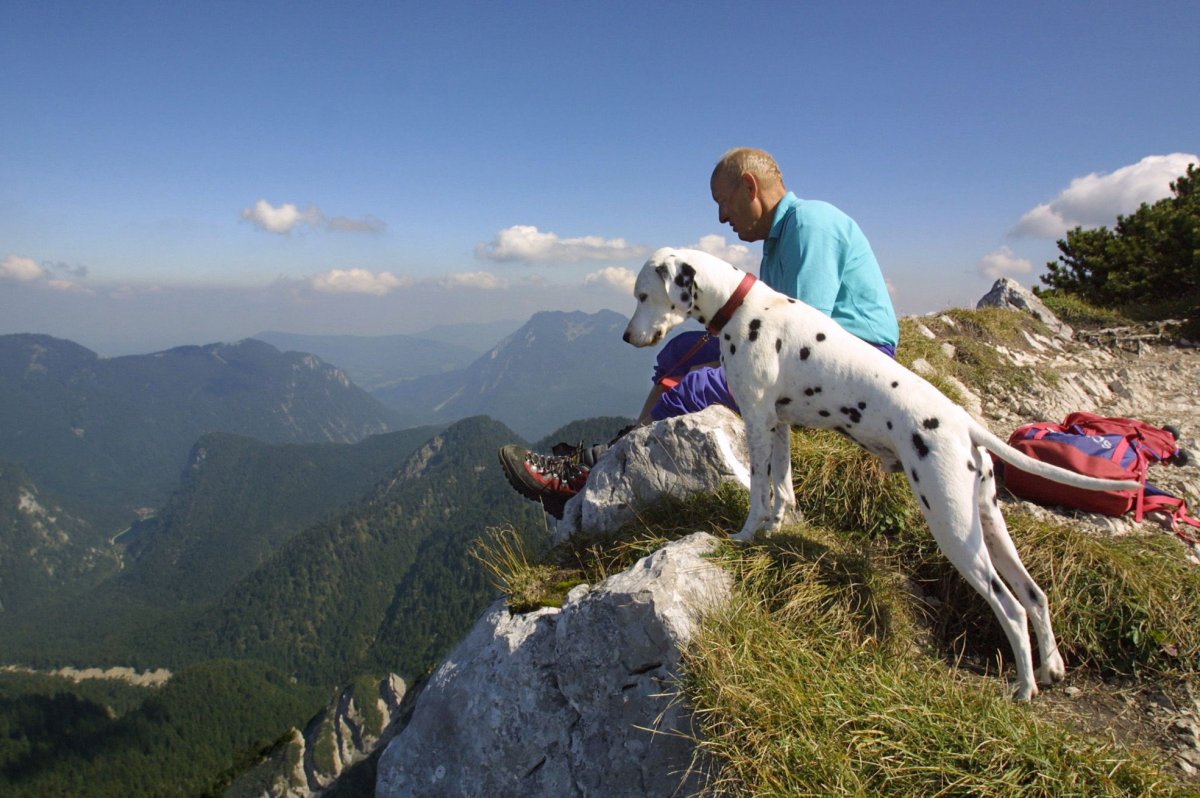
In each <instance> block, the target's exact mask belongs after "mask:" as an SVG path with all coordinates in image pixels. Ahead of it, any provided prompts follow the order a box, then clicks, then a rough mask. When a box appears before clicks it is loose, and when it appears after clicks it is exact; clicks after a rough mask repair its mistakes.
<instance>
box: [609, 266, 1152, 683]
mask: <svg viewBox="0 0 1200 798" xmlns="http://www.w3.org/2000/svg"><path fill="white" fill-rule="evenodd" d="M634 296H635V297H636V298H637V302H638V304H637V309H636V311H635V312H634V314H633V318H632V319H631V320H630V322H629V326H628V327H627V328H626V330H625V335H624V339H625V340H626V341H627V342H628V343H631V344H633V345H634V346H643V347H644V346H653V345H654V344H657V343H658V342H659V341H661V340H663V338H664V337H665V336H666V335H667V333H668V332H670V331H671V330H672V329H673V328H674V327H675V326H676V325H678V324H680V323H681V322H683V321H684V320H686V319H695V320H697V321H699V322H700V323H701V324H703V325H705V326H706V327H708V329H709V332H710V333H713V334H715V335H719V336H720V340H721V363H722V364H723V365H724V367H725V373H726V378H727V379H728V381H729V388H730V391H731V392H732V394H733V396H734V398H735V399H736V400H737V403H738V406H739V407H740V409H741V414H742V418H743V420H744V421H745V424H746V439H747V444H748V448H749V454H750V483H751V484H750V513H749V516H748V517H747V518H746V523H745V525H744V526H743V527H742V529H741V531H739V532H738V533H737V534H735V535H733V538H734V539H735V540H737V541H741V542H747V541H750V540H752V539H753V538H754V536H755V535H756V534H757V533H759V532H764V533H770V532H773V531H775V530H777V529H778V528H779V527H780V525H781V524H782V522H783V520H784V518H785V516H786V514H787V513H788V512H789V511H790V510H791V509H792V508H793V507H794V506H795V502H796V498H795V493H794V491H793V488H792V469H791V427H792V426H793V425H796V426H803V427H814V428H824V429H833V430H836V431H838V432H840V433H842V434H843V435H846V436H848V437H849V438H851V439H852V440H854V441H855V442H856V443H858V444H859V445H860V446H862V447H863V448H864V449H866V450H867V451H869V452H871V453H872V454H874V455H876V456H878V457H880V458H882V459H883V460H884V462H885V463H887V464H888V465H889V466H890V467H891V468H892V470H893V471H903V472H904V473H905V475H906V476H907V478H908V482H909V485H910V486H911V488H912V490H913V493H914V494H915V495H916V496H917V497H918V498H919V499H920V503H921V511H922V513H923V514H924V516H925V519H926V521H927V522H928V523H929V528H930V530H931V531H932V532H933V536H934V538H935V539H936V541H937V543H938V545H939V546H940V547H941V550H942V552H943V553H945V555H946V557H947V558H948V559H949V560H950V562H951V563H953V564H954V566H955V567H956V568H957V569H958V570H959V572H960V573H962V575H963V576H964V577H965V578H966V580H967V581H968V582H969V583H970V584H971V586H972V587H974V588H975V589H976V590H977V591H979V593H980V594H981V595H982V596H983V597H984V598H985V599H986V600H987V602H988V604H989V605H990V606H991V608H992V610H993V611H994V612H995V614H996V617H997V618H998V619H999V621H1000V625H1001V626H1002V627H1003V628H1004V632H1005V634H1006V635H1007V637H1008V641H1009V644H1010V645H1011V646H1012V649H1013V653H1014V655H1015V658H1016V666H1017V685H1016V688H1015V693H1014V697H1015V698H1017V699H1018V700H1029V699H1031V698H1033V697H1034V696H1035V695H1037V692H1038V688H1037V683H1038V682H1040V683H1042V684H1050V683H1052V682H1055V681H1059V680H1061V679H1062V678H1063V676H1064V675H1065V669H1064V665H1063V659H1062V656H1061V655H1060V654H1059V651H1058V645H1057V643H1056V641H1055V638H1054V631H1053V629H1052V628H1051V625H1050V611H1049V608H1048V607H1047V603H1046V594H1045V593H1044V592H1043V591H1042V589H1041V588H1040V587H1038V585H1037V584H1036V583H1035V582H1034V581H1033V579H1032V578H1031V577H1030V575H1029V573H1028V571H1026V569H1025V566H1024V565H1023V564H1022V562H1021V558H1020V556H1019V555H1018V554H1017V550H1016V547H1015V546H1014V545H1013V541H1012V538H1011V536H1010V535H1009V533H1008V528H1007V526H1006V525H1005V523H1004V517H1003V516H1002V515H1001V513H1000V508H999V503H998V501H997V498H996V489H997V488H996V479H995V476H994V473H993V469H992V463H991V459H990V458H989V457H988V455H987V453H988V452H993V453H994V454H995V455H996V456H997V457H999V458H1000V459H1001V460H1003V461H1005V462H1009V463H1012V464H1013V465H1015V466H1017V467H1019V468H1021V469H1022V470H1024V471H1028V472H1030V473H1034V474H1038V475H1041V476H1045V477H1047V478H1049V479H1052V480H1055V481H1057V482H1061V483H1063V484H1066V485H1072V486H1075V487H1080V488H1085V489H1090V490H1136V489H1137V488H1138V485H1137V483H1134V482H1122V481H1113V480H1101V479H1094V478H1091V477H1085V476H1082V475H1080V474H1075V473H1073V472H1070V471H1066V470H1063V469H1060V468H1057V467H1054V466H1051V465H1048V464H1046V463H1042V462H1039V461H1037V460H1034V459H1032V458H1030V457H1028V456H1026V455H1024V454H1022V453H1020V452H1017V451H1016V450H1014V449H1012V448H1011V447H1009V446H1008V445H1007V444H1006V443H1005V442H1004V441H1002V440H1001V439H1000V438H998V437H996V436H995V435H993V434H992V433H991V432H989V431H988V430H987V429H986V428H985V427H983V426H982V425H981V424H980V423H979V422H977V421H975V420H974V419H973V418H972V417H971V416H970V415H969V414H968V413H967V412H966V411H965V410H963V409H962V408H961V407H959V406H958V405H956V404H954V403H953V402H951V401H950V400H949V399H947V398H946V397H945V395H943V394H942V393H941V392H940V391H938V390H937V389H936V388H934V387H933V386H932V385H930V384H929V383H928V382H926V381H925V380H924V379H922V378H921V377H920V376H918V375H916V374H914V373H913V372H911V371H909V370H908V369H906V368H905V367H904V366H902V365H900V364H899V363H898V362H896V361H895V360H893V359H892V358H890V357H888V356H887V355H885V354H884V353H882V352H880V351H879V350H877V349H876V348H875V347H873V346H871V345H870V344H867V343H865V342H864V341H862V340H860V339H859V338H857V337H856V336H854V335H853V334H851V333H849V332H847V331H846V330H844V329H843V328H842V327H841V326H840V325H838V324H837V323H836V322H835V321H833V320H832V319H831V318H829V317H828V316H826V315H825V314H823V313H821V312H820V311H818V310H816V309H815V308H813V307H811V306H809V305H806V304H804V303H803V302H801V301H799V300H796V299H792V298H790V297H788V296H786V295H784V294H781V293H779V292H777V291H775V290H773V289H771V288H770V287H769V286H767V285H766V284H764V283H762V282H757V281H756V280H755V278H754V277H753V275H747V274H746V273H745V272H743V271H741V270H740V269H737V268H735V267H734V266H732V265H731V264H729V263H726V262H725V261H723V260H721V259H719V258H716V257H714V256H712V255H709V254H707V253H705V252H700V251H697V250H688V249H670V248H665V249H660V250H658V251H657V252H655V253H654V255H653V256H652V257H651V258H650V259H649V260H648V261H647V262H646V264H645V266H643V267H642V270H641V272H640V273H639V274H638V277H637V281H636V283H635V285H634ZM1029 620H1031V621H1032V624H1033V628H1034V631H1035V633H1036V634H1037V638H1038V647H1039V650H1040V652H1041V665H1040V667H1039V669H1038V671H1037V674H1036V678H1035V673H1034V669H1033V656H1032V649H1031V644H1030V638H1029V629H1028V627H1027V622H1028V621H1029Z"/></svg>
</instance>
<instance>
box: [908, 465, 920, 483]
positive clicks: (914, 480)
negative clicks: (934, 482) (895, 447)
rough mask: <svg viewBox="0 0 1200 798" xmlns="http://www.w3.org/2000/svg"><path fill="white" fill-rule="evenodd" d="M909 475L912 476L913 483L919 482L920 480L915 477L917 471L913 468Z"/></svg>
mask: <svg viewBox="0 0 1200 798" xmlns="http://www.w3.org/2000/svg"><path fill="white" fill-rule="evenodd" d="M910 473H911V474H912V478H913V482H920V481H921V478H920V477H919V476H917V469H915V468H914V469H913V470H912V471H911V472H910Z"/></svg>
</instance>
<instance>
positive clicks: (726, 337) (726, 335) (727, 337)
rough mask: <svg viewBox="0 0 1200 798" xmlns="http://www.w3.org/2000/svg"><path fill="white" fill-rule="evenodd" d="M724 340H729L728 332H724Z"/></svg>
mask: <svg viewBox="0 0 1200 798" xmlns="http://www.w3.org/2000/svg"><path fill="white" fill-rule="evenodd" d="M725 340H726V341H728V340H729V333H725Z"/></svg>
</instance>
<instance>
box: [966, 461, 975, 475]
mask: <svg viewBox="0 0 1200 798" xmlns="http://www.w3.org/2000/svg"><path fill="white" fill-rule="evenodd" d="M967 470H968V471H970V472H971V473H974V472H975V464H974V463H970V462H969V463H967Z"/></svg>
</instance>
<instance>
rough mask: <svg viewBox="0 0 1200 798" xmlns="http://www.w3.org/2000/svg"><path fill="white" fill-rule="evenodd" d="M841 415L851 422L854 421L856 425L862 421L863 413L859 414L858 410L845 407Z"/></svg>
mask: <svg viewBox="0 0 1200 798" xmlns="http://www.w3.org/2000/svg"><path fill="white" fill-rule="evenodd" d="M841 413H842V415H843V416H846V417H847V418H849V419H850V420H851V421H853V422H854V423H855V424H857V423H858V422H860V421H862V413H860V412H858V408H855V407H843V408H841Z"/></svg>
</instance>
